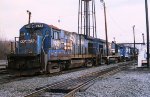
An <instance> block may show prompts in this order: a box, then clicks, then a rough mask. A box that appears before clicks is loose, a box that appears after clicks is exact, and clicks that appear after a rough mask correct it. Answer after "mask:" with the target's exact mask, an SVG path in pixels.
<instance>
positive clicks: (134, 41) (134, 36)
mask: <svg viewBox="0 0 150 97" xmlns="http://www.w3.org/2000/svg"><path fill="white" fill-rule="evenodd" d="M134 28H135V25H133V38H134V60H135V29H134Z"/></svg>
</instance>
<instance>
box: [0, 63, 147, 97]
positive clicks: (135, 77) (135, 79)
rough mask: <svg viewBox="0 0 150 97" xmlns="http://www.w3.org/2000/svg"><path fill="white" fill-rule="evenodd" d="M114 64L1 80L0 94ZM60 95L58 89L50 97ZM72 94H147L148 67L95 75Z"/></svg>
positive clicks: (13, 96) (14, 95) (20, 92)
mask: <svg viewBox="0 0 150 97" xmlns="http://www.w3.org/2000/svg"><path fill="white" fill-rule="evenodd" d="M115 65H116V66H117V64H113V65H104V66H100V67H93V68H88V69H86V70H81V71H75V72H71V73H67V74H61V75H57V76H50V77H49V76H37V77H30V78H26V79H23V80H17V81H13V82H10V83H6V84H2V85H0V97H19V96H20V97H23V96H25V95H27V94H29V93H31V92H33V91H35V90H36V89H38V88H40V87H43V86H45V85H48V84H52V83H54V82H59V81H63V80H65V79H68V78H76V77H79V76H81V75H85V74H88V73H91V72H95V71H99V70H102V69H105V68H110V67H112V66H115ZM81 90H82V89H81ZM63 96H64V94H61V93H58V94H55V95H53V96H52V97H63ZM75 97H150V70H149V69H146V68H145V69H141V68H137V67H136V66H135V65H132V66H131V67H130V68H128V69H127V70H123V71H121V72H118V73H116V74H114V75H110V76H106V77H103V78H99V79H97V80H96V81H95V83H94V84H93V85H91V86H90V87H88V88H86V89H83V90H82V91H80V92H77V93H76V94H75Z"/></svg>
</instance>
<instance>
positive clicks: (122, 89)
mask: <svg viewBox="0 0 150 97" xmlns="http://www.w3.org/2000/svg"><path fill="white" fill-rule="evenodd" d="M76 97H150V70H137V69H133V68H132V69H129V70H126V71H121V72H120V73H117V74H115V75H113V76H109V77H107V78H103V79H98V81H96V83H95V84H94V85H92V86H91V87H89V88H88V89H87V90H86V91H85V92H78V93H76Z"/></svg>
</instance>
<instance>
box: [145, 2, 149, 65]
mask: <svg viewBox="0 0 150 97" xmlns="http://www.w3.org/2000/svg"><path fill="white" fill-rule="evenodd" d="M145 13H146V32H147V68H149V20H148V4H147V0H145Z"/></svg>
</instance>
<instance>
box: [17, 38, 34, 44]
mask: <svg viewBox="0 0 150 97" xmlns="http://www.w3.org/2000/svg"><path fill="white" fill-rule="evenodd" d="M20 43H36V40H35V39H30V40H20Z"/></svg>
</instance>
